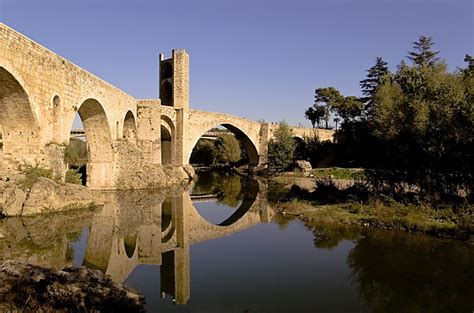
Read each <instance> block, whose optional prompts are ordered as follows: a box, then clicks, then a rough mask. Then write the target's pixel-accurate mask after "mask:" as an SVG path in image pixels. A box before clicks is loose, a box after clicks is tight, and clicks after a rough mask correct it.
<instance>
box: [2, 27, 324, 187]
mask: <svg viewBox="0 0 474 313" xmlns="http://www.w3.org/2000/svg"><path fill="white" fill-rule="evenodd" d="M0 38H1V41H0V132H1V133H2V138H3V147H2V153H1V155H0V158H1V159H2V162H1V164H2V166H4V167H7V168H15V169H16V168H18V167H19V166H20V165H25V164H31V165H41V166H43V167H46V168H49V169H51V170H53V172H54V173H55V175H56V176H57V177H62V178H64V176H65V172H66V168H67V167H66V164H64V150H65V147H66V146H67V144H68V142H69V139H70V136H71V129H72V125H73V121H74V118H75V116H76V115H77V114H78V115H79V117H80V119H81V121H82V123H83V126H84V135H85V136H86V137H87V144H88V151H89V153H88V162H87V169H86V170H87V178H88V179H87V184H88V186H89V187H90V188H93V189H113V188H115V187H116V186H120V187H121V188H141V187H146V186H149V185H150V184H153V183H154V180H155V179H156V177H158V176H160V175H162V173H163V169H164V168H177V169H179V168H181V169H184V168H185V167H186V166H188V165H189V158H190V156H191V152H192V150H193V148H194V146H195V145H196V143H197V141H198V140H199V138H201V137H202V136H203V135H204V134H206V132H207V131H209V130H211V129H214V128H215V127H219V126H223V127H225V128H227V129H228V130H229V131H230V132H232V133H233V134H234V135H235V137H236V138H237V139H238V140H240V141H241V142H242V144H243V145H244V146H245V148H246V150H247V152H248V157H249V158H248V159H249V166H250V167H251V168H259V167H265V166H266V164H267V149H268V142H269V140H270V139H271V138H272V136H273V133H274V131H275V129H276V128H277V126H276V124H269V123H259V122H255V121H251V120H248V119H245V118H241V117H237V116H232V115H229V114H223V113H214V112H206V111H201V110H193V109H190V107H189V56H188V54H187V53H186V51H184V50H173V52H172V55H171V57H169V58H165V57H164V56H161V58H160V99H135V98H134V97H132V96H130V95H129V94H127V93H125V92H123V91H122V90H120V89H118V88H117V87H114V86H112V85H111V84H109V83H108V82H106V81H104V80H102V79H100V78H98V77H97V76H94V75H93V74H91V73H89V72H87V71H86V70H84V69H82V68H80V67H78V66H77V65H75V64H73V63H72V62H70V61H68V60H66V59H64V58H63V57H61V56H59V55H57V54H55V53H53V52H51V51H50V50H48V49H47V48H45V47H43V46H41V45H40V44H38V43H36V42H34V41H32V40H31V39H29V38H27V37H25V36H24V35H22V34H20V33H18V32H17V31H15V30H13V29H11V28H10V27H8V26H7V25H5V24H3V23H0ZM294 133H295V136H296V137H303V136H308V135H317V136H319V137H320V138H321V139H322V140H332V137H333V132H332V131H330V130H321V129H304V128H294ZM77 135H79V134H77ZM160 173H161V174H160ZM138 176H140V177H141V179H140V180H136V179H135V180H134V178H135V177H138ZM132 181H133V183H134V184H135V185H133V186H132V185H130V184H132ZM140 183H141V184H142V185H137V184H140Z"/></svg>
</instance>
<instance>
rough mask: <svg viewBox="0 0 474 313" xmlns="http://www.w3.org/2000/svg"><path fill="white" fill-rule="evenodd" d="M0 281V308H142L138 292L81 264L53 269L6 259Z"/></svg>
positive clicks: (142, 298) (104, 310)
mask: <svg viewBox="0 0 474 313" xmlns="http://www.w3.org/2000/svg"><path fill="white" fill-rule="evenodd" d="M0 281H1V282H2V286H1V288H0V299H2V302H1V303H0V311H2V312H4V311H7V312H20V311H21V312H37V311H38V309H39V308H41V310H40V311H42V312H43V311H44V312H71V311H74V312H145V308H144V306H143V305H144V302H145V301H144V300H145V299H144V297H143V296H142V295H141V294H138V293H136V292H134V291H132V290H130V289H128V288H126V287H124V286H123V285H121V284H118V283H115V282H113V281H112V280H111V279H110V277H108V276H106V275H105V274H104V273H102V272H100V271H98V270H90V269H87V268H85V267H79V268H77V267H66V268H63V269H62V270H55V269H50V268H46V267H41V266H35V265H31V264H26V263H21V262H18V261H6V262H5V263H4V264H2V265H1V266H0Z"/></svg>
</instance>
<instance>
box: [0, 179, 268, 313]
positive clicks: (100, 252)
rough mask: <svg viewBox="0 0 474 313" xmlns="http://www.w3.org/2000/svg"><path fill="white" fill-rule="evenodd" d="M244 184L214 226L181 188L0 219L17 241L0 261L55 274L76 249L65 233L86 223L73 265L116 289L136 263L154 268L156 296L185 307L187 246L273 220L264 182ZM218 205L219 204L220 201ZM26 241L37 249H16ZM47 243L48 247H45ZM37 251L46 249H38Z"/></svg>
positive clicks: (103, 196)
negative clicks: (82, 209)
mask: <svg viewBox="0 0 474 313" xmlns="http://www.w3.org/2000/svg"><path fill="white" fill-rule="evenodd" d="M248 183H250V184H251V185H252V188H249V186H246V188H245V190H247V191H248V190H252V191H251V192H246V193H243V192H240V193H239V198H240V201H239V204H240V205H239V207H238V208H237V209H236V210H235V212H234V213H233V214H231V215H230V216H229V217H228V218H227V219H225V220H224V221H222V222H221V223H218V224H213V223H211V222H209V221H208V220H206V219H205V218H204V217H203V216H201V215H200V213H199V212H198V210H197V208H196V207H195V206H194V205H193V201H192V197H191V196H190V195H189V192H188V191H187V190H183V189H180V190H173V191H156V190H155V191H150V190H142V191H140V190H138V191H124V192H98V193H97V197H98V198H100V200H102V201H103V202H104V203H105V205H104V206H103V208H101V209H99V210H98V211H96V212H95V213H94V214H92V215H91V214H89V215H87V214H86V213H81V214H82V215H81V214H72V213H71V214H72V215H71V216H70V217H68V216H67V215H68V214H70V213H67V214H66V216H64V215H60V216H58V217H57V218H55V217H54V215H52V216H50V217H46V218H44V219H43V218H42V217H36V218H29V219H23V220H21V219H20V218H17V219H15V218H13V219H7V220H5V221H3V223H4V228H5V231H6V234H5V235H6V236H5V238H9V240H12V241H17V242H11V243H6V245H5V246H4V247H3V253H2V258H3V259H20V260H22V261H25V262H29V263H33V264H38V265H43V266H49V267H58V268H60V267H63V266H67V265H72V262H73V256H71V254H74V253H77V252H79V251H73V250H72V248H71V243H70V241H71V240H70V239H71V237H74V235H73V236H71V234H74V233H76V236H77V233H78V232H80V230H81V229H83V227H84V226H87V225H88V237H87V241H86V242H87V244H86V247H85V253H84V257H83V259H82V260H77V258H78V257H79V258H82V257H81V256H78V255H76V256H74V258H76V262H75V263H78V264H76V265H84V266H86V267H89V268H93V269H98V270H100V271H102V272H104V273H106V274H107V275H109V276H110V277H111V278H112V279H113V280H114V281H116V282H120V283H123V282H124V281H125V280H126V279H127V278H128V276H129V275H130V274H131V273H132V271H133V270H134V269H135V267H137V266H138V265H141V264H150V265H160V286H161V295H162V297H164V296H165V295H166V294H168V295H171V296H172V297H173V301H174V302H175V303H176V304H185V303H186V302H187V301H188V299H189V297H190V252H189V249H190V246H191V245H193V244H196V243H201V242H205V241H208V240H213V239H217V238H221V237H224V236H228V235H231V234H234V233H236V232H239V231H241V230H244V229H247V228H249V227H252V226H254V225H257V224H259V223H262V222H263V223H267V222H269V221H270V220H271V217H272V216H273V213H272V211H271V208H270V206H269V204H268V201H267V195H266V190H267V188H266V186H265V184H263V183H261V182H256V181H251V182H248ZM216 199H222V195H221V196H219V195H218V196H217V198H216ZM218 201H219V200H218ZM33 219H35V220H33ZM25 221H26V222H25ZM21 224H22V226H20V225H21ZM29 225H30V226H29ZM31 225H33V226H31ZM30 239H32V241H33V242H35V243H30V244H27V245H25V244H21V243H20V242H22V243H24V242H25V241H28V240H30ZM52 243H54V244H53V246H54V247H53V248H50V245H51V244H52ZM37 245H40V246H41V245H43V246H45V247H44V248H41V249H39V248H38V247H37ZM7 247H8V248H7ZM5 248H7V249H5ZM22 249H23V250H22ZM13 250H15V251H13ZM83 252H84V251H83ZM80 253H81V252H79V254H80ZM77 261H79V262H77Z"/></svg>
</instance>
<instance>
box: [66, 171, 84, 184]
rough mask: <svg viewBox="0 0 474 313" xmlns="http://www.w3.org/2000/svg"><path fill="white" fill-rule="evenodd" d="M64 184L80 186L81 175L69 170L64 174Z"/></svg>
mask: <svg viewBox="0 0 474 313" xmlns="http://www.w3.org/2000/svg"><path fill="white" fill-rule="evenodd" d="M65 181H66V183H70V184H76V185H82V175H81V174H79V173H78V172H77V171H76V170H75V169H69V170H68V171H67V172H66V178H65Z"/></svg>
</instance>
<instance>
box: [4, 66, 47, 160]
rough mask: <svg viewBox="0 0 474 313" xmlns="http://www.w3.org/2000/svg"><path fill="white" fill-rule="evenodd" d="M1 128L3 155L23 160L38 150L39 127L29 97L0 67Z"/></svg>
mask: <svg viewBox="0 0 474 313" xmlns="http://www.w3.org/2000/svg"><path fill="white" fill-rule="evenodd" d="M0 125H1V126H2V132H3V135H2V140H3V151H4V153H6V154H11V155H13V156H14V157H15V158H23V159H25V158H27V157H28V154H31V153H32V152H33V153H34V151H37V150H39V149H38V148H39V145H38V143H39V142H38V137H37V136H38V126H37V125H38V123H37V120H36V117H35V114H34V112H33V110H32V107H31V104H30V101H29V97H28V95H27V93H26V91H25V89H24V88H23V86H22V85H21V84H20V83H19V81H18V80H17V79H16V78H15V77H14V76H13V75H12V74H11V73H10V72H8V71H7V70H6V69H5V68H3V67H0ZM18 143H21V144H18ZM30 161H32V160H30Z"/></svg>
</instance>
